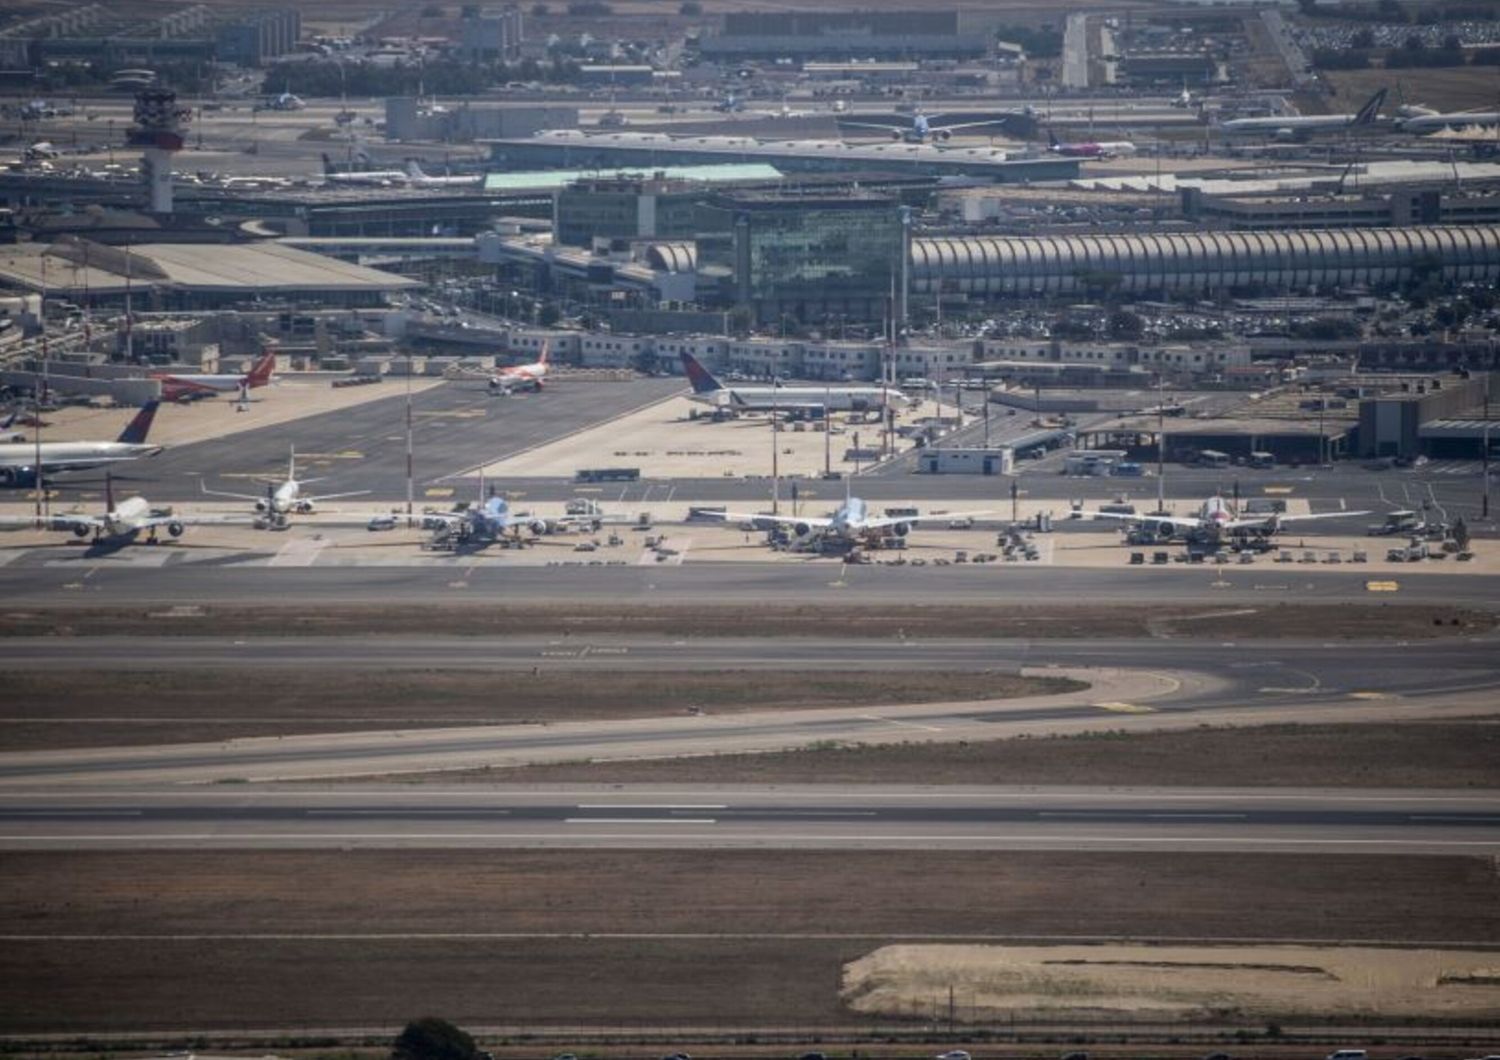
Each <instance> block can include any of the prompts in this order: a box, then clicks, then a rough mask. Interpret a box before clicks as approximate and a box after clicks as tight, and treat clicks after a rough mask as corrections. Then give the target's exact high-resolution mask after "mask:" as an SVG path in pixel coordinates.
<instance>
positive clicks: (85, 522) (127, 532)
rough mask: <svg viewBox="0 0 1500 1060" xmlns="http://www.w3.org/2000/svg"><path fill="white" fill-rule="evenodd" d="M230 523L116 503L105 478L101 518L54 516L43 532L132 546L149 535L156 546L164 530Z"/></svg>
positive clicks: (176, 533)
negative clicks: (60, 533)
mask: <svg viewBox="0 0 1500 1060" xmlns="http://www.w3.org/2000/svg"><path fill="white" fill-rule="evenodd" d="M228 521H229V520H227V519H225V518H223V517H220V516H193V517H185V516H180V515H176V514H175V513H173V511H172V509H171V508H153V507H151V505H150V503H149V502H148V501H147V500H146V498H145V497H142V496H139V495H136V496H133V497H126V498H125V499H124V500H123V501H120V502H119V503H118V504H116V503H115V490H114V482H113V480H112V479H110V477H109V476H108V475H106V476H105V479H104V513H103V514H102V515H71V514H65V515H53V516H51V517H50V518H49V519H47V520H46V525H45V527H44V529H47V530H65V531H67V532H69V533H71V534H72V535H73V536H74V537H89V536H91V535H92V537H93V539H94V540H95V541H96V542H109V543H111V544H121V545H124V544H129V543H131V542H133V541H134V540H135V539H136V538H137V537H139V536H140V535H141V534H146V535H147V537H146V542H147V544H151V545H154V544H156V543H157V532H158V531H160V530H162V529H165V530H166V531H167V533H168V534H170V535H171V536H172V537H181V536H182V534H183V532H184V531H185V530H186V529H187V527H189V526H193V525H202V524H205V523H224V522H228ZM5 525H8V526H19V525H34V521H33V520H31V519H21V518H18V517H7V518H6V520H5Z"/></svg>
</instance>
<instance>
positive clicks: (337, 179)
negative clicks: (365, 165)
mask: <svg viewBox="0 0 1500 1060" xmlns="http://www.w3.org/2000/svg"><path fill="white" fill-rule="evenodd" d="M323 179H324V180H326V181H327V182H328V183H330V184H355V185H364V184H369V185H373V186H375V187H381V188H388V187H390V186H391V185H393V184H405V183H406V182H407V181H408V180H409V179H410V178H409V177H408V176H407V173H406V170H404V169H365V170H336V169H334V168H333V159H331V158H329V157H328V156H327V155H324V156H323Z"/></svg>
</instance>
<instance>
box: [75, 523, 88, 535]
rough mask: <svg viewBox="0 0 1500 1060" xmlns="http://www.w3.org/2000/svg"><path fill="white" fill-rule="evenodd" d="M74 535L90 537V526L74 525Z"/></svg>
mask: <svg viewBox="0 0 1500 1060" xmlns="http://www.w3.org/2000/svg"><path fill="white" fill-rule="evenodd" d="M73 536H74V537H88V536H89V528H88V527H86V526H83V525H79V526H75V527H73Z"/></svg>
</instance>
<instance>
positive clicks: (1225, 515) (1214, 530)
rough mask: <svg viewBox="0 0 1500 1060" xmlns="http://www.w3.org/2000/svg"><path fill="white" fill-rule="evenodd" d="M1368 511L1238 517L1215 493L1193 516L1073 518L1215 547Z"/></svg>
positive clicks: (1098, 514) (1078, 513) (1077, 515)
mask: <svg viewBox="0 0 1500 1060" xmlns="http://www.w3.org/2000/svg"><path fill="white" fill-rule="evenodd" d="M1368 514H1370V513H1369V512H1319V513H1317V514H1314V515H1283V514H1281V513H1280V512H1270V513H1267V514H1264V515H1260V514H1257V515H1243V516H1242V515H1240V514H1238V513H1237V512H1236V511H1235V509H1234V506H1233V505H1232V504H1230V503H1229V501H1227V500H1225V499H1224V498H1223V497H1221V496H1218V495H1217V494H1216V495H1214V496H1212V497H1210V498H1208V500H1206V501H1204V502H1203V503H1202V504H1201V505H1199V506H1198V512H1197V514H1196V515H1190V516H1172V515H1123V514H1119V513H1116V512H1095V511H1082V510H1079V511H1075V512H1074V513H1073V517H1074V518H1075V519H1115V520H1118V521H1120V522H1123V523H1126V524H1128V525H1130V526H1132V527H1135V528H1138V529H1140V530H1144V531H1147V532H1150V533H1154V534H1155V535H1156V536H1157V537H1158V538H1160V539H1161V540H1163V541H1165V540H1168V539H1170V538H1173V537H1185V538H1187V539H1189V540H1193V541H1200V542H1204V543H1209V544H1216V543H1219V542H1223V541H1226V540H1228V539H1230V538H1234V537H1244V538H1249V537H1271V536H1273V535H1275V534H1276V533H1277V532H1278V531H1280V530H1281V528H1282V527H1284V526H1286V525H1287V524H1288V523H1304V522H1312V521H1314V520H1318V519H1347V518H1349V517H1350V516H1355V515H1368Z"/></svg>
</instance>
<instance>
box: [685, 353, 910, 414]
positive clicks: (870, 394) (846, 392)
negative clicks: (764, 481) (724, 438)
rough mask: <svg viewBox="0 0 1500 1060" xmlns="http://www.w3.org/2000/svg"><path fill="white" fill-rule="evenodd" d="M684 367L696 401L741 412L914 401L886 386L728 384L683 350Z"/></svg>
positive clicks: (856, 408) (863, 408) (864, 407)
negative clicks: (720, 380)
mask: <svg viewBox="0 0 1500 1060" xmlns="http://www.w3.org/2000/svg"><path fill="white" fill-rule="evenodd" d="M680 357H681V360H682V370H683V372H684V374H686V375H687V377H688V382H690V383H691V384H692V385H693V393H692V394H691V395H690V396H691V397H692V399H693V400H694V401H698V402H701V403H703V404H706V405H713V406H714V407H715V408H731V409H737V410H739V411H741V412H771V411H777V412H794V411H805V410H809V409H822V410H823V411H825V412H868V411H870V410H871V409H883V408H886V407H887V406H890V405H900V406H906V405H908V404H910V403H911V399H910V398H908V397H907V396H906V395H905V394H903V393H902V392H901V391H899V390H897V389H896V388H894V387H886V386H847V385H837V386H835V385H832V384H830V385H829V386H741V385H740V384H738V383H736V384H735V385H733V386H725V385H724V384H723V383H721V382H719V380H718V379H717V378H715V376H714V374H713V373H712V372H710V371H709V370H708V369H707V368H705V367H703V365H702V363H701V362H700V361H699V360H698V358H696V357H694V356H693V355H692V354H691V353H686V352H684V353H682V354H681V355H680Z"/></svg>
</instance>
